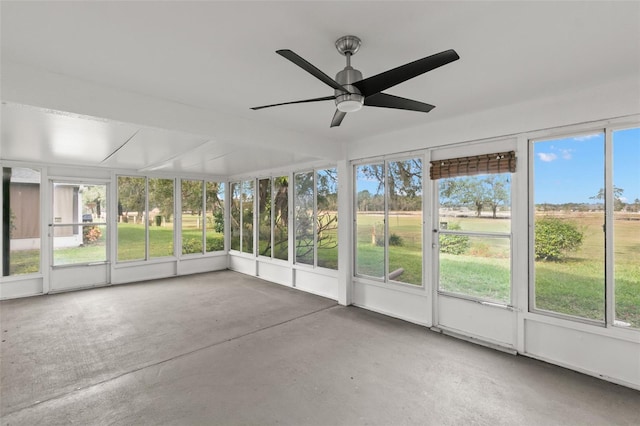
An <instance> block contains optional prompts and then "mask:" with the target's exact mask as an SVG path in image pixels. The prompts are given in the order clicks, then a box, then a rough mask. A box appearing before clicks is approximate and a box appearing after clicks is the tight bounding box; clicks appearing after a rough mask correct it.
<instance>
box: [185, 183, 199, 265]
mask: <svg viewBox="0 0 640 426" xmlns="http://www.w3.org/2000/svg"><path fill="white" fill-rule="evenodd" d="M203 184H204V182H203V181H201V180H189V179H182V183H181V188H182V254H191V253H202V235H203V230H204V220H203V213H204V211H203V208H202V194H203V192H202V186H203Z"/></svg>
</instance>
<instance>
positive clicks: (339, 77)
mask: <svg viewBox="0 0 640 426" xmlns="http://www.w3.org/2000/svg"><path fill="white" fill-rule="evenodd" d="M361 45H362V42H361V40H360V39H359V38H358V37H356V36H353V35H347V36H343V37H340V38H339V39H338V40H336V49H337V50H338V52H339V53H340V54H341V55H343V56H345V57H346V59H347V65H346V66H345V67H344V69H343V70H342V71H340V72H338V73H337V74H336V78H335V79H332V78H331V77H329V76H328V75H327V74H325V73H324V72H322V71H320V70H319V69H318V68H316V67H315V66H314V65H312V64H311V63H309V62H308V61H307V60H305V59H304V58H302V57H301V56H299V55H298V54H296V53H294V52H293V51H291V50H288V49H283V50H277V51H276V53H277V54H279V55H280V56H282V57H284V58H286V59H288V60H289V61H291V62H293V63H294V64H296V65H298V66H299V67H300V68H302V69H303V70H305V71H307V72H308V73H309V74H311V75H313V76H314V77H316V78H317V79H318V80H320V81H322V82H323V83H325V84H326V85H328V86H330V87H332V88H333V89H334V95H333V96H325V97H321V98H313V99H304V100H301V101H293V102H283V103H278V104H272V105H263V106H259V107H253V108H251V109H253V110H259V109H263V108H269V107H274V106H280V105H291V104H300V103H308V102H319V101H329V100H333V101H335V104H336V108H337V109H336V112H335V114H334V116H333V119H332V120H331V127H337V126H339V125H340V123H342V120H343V119H344V117H345V116H346V115H347V113H349V112H356V111H359V110H360V109H362V107H363V106H371V107H378V108H392V109H403V110H408V111H418V112H429V111H431V110H432V109H433V108H435V106H433V105H429V104H426V103H424V102H420V101H415V100H412V99H406V98H401V97H399V96H394V95H389V94H387V93H382V91H383V90H386V89H388V88H390V87H393V86H395V85H397V84H400V83H402V82H404V81H407V80H410V79H412V78H414V77H417V76H419V75H421V74H424V73H426V72H428V71H431V70H433V69H436V68H438V67H441V66H443V65H446V64H448V63H450V62H453V61H457V60H458V59H460V57H459V56H458V54H457V53H456V51H455V50H452V49H450V50H445V51H444V52H440V53H436V54H435V55H431V56H427V57H426V58H422V59H418V60H417V61H414V62H410V63H408V64H405V65H402V66H399V67H397V68H394V69H391V70H389V71H385V72H383V73H380V74H377V75H374V76H372V77H368V78H366V79H363V78H362V73H361V72H360V71H359V70H357V69H355V68H353V67H352V66H351V56H353V55H354V54H355V53H356V52H357V51H358V50H359V49H360V46H361Z"/></svg>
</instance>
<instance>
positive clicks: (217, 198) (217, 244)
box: [205, 182, 224, 253]
mask: <svg viewBox="0 0 640 426" xmlns="http://www.w3.org/2000/svg"><path fill="white" fill-rule="evenodd" d="M205 185H206V188H207V191H206V192H207V202H206V208H207V211H206V215H207V222H206V224H205V227H206V251H207V253H209V252H212V251H220V250H224V183H222V182H206V183H205Z"/></svg>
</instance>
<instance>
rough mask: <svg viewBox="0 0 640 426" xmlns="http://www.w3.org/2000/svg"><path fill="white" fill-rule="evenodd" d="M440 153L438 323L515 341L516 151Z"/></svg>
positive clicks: (436, 175)
mask: <svg viewBox="0 0 640 426" xmlns="http://www.w3.org/2000/svg"><path fill="white" fill-rule="evenodd" d="M460 154H467V156H464V157H463V156H459V155H460ZM433 157H435V159H436V161H432V162H431V179H432V182H433V208H434V211H433V216H432V217H433V228H432V230H433V237H434V238H433V249H434V250H433V259H434V300H435V305H434V308H435V309H434V324H435V325H436V326H437V327H438V328H440V329H442V330H443V331H450V332H452V333H456V334H458V335H465V336H468V337H470V338H474V339H478V340H481V341H484V342H488V343H491V344H495V345H499V346H503V347H509V348H513V347H514V346H515V343H516V342H515V336H516V330H515V324H516V322H515V311H514V309H513V301H512V300H513V295H512V273H511V264H512V232H511V217H512V200H511V195H512V190H511V183H512V178H513V174H514V172H515V165H514V164H513V163H511V164H510V163H509V158H514V157H515V154H514V152H496V153H495V154H485V153H479V154H478V155H474V156H468V153H467V152H464V151H463V152H459V151H452V150H439V151H434V152H433V155H432V159H434V158H433ZM505 162H506V163H505Z"/></svg>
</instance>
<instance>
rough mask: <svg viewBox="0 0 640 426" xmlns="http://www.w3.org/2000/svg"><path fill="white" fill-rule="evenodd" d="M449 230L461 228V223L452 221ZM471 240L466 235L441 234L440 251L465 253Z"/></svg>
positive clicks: (457, 253) (456, 253)
mask: <svg viewBox="0 0 640 426" xmlns="http://www.w3.org/2000/svg"><path fill="white" fill-rule="evenodd" d="M447 229H448V230H453V231H455V230H458V229H461V227H460V224H458V223H455V222H451V223H449V224H448V226H447ZM470 246H471V242H470V241H469V237H468V236H466V235H452V234H440V253H447V254H455V255H460V254H464V253H466V252H467V250H469V247H470Z"/></svg>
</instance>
